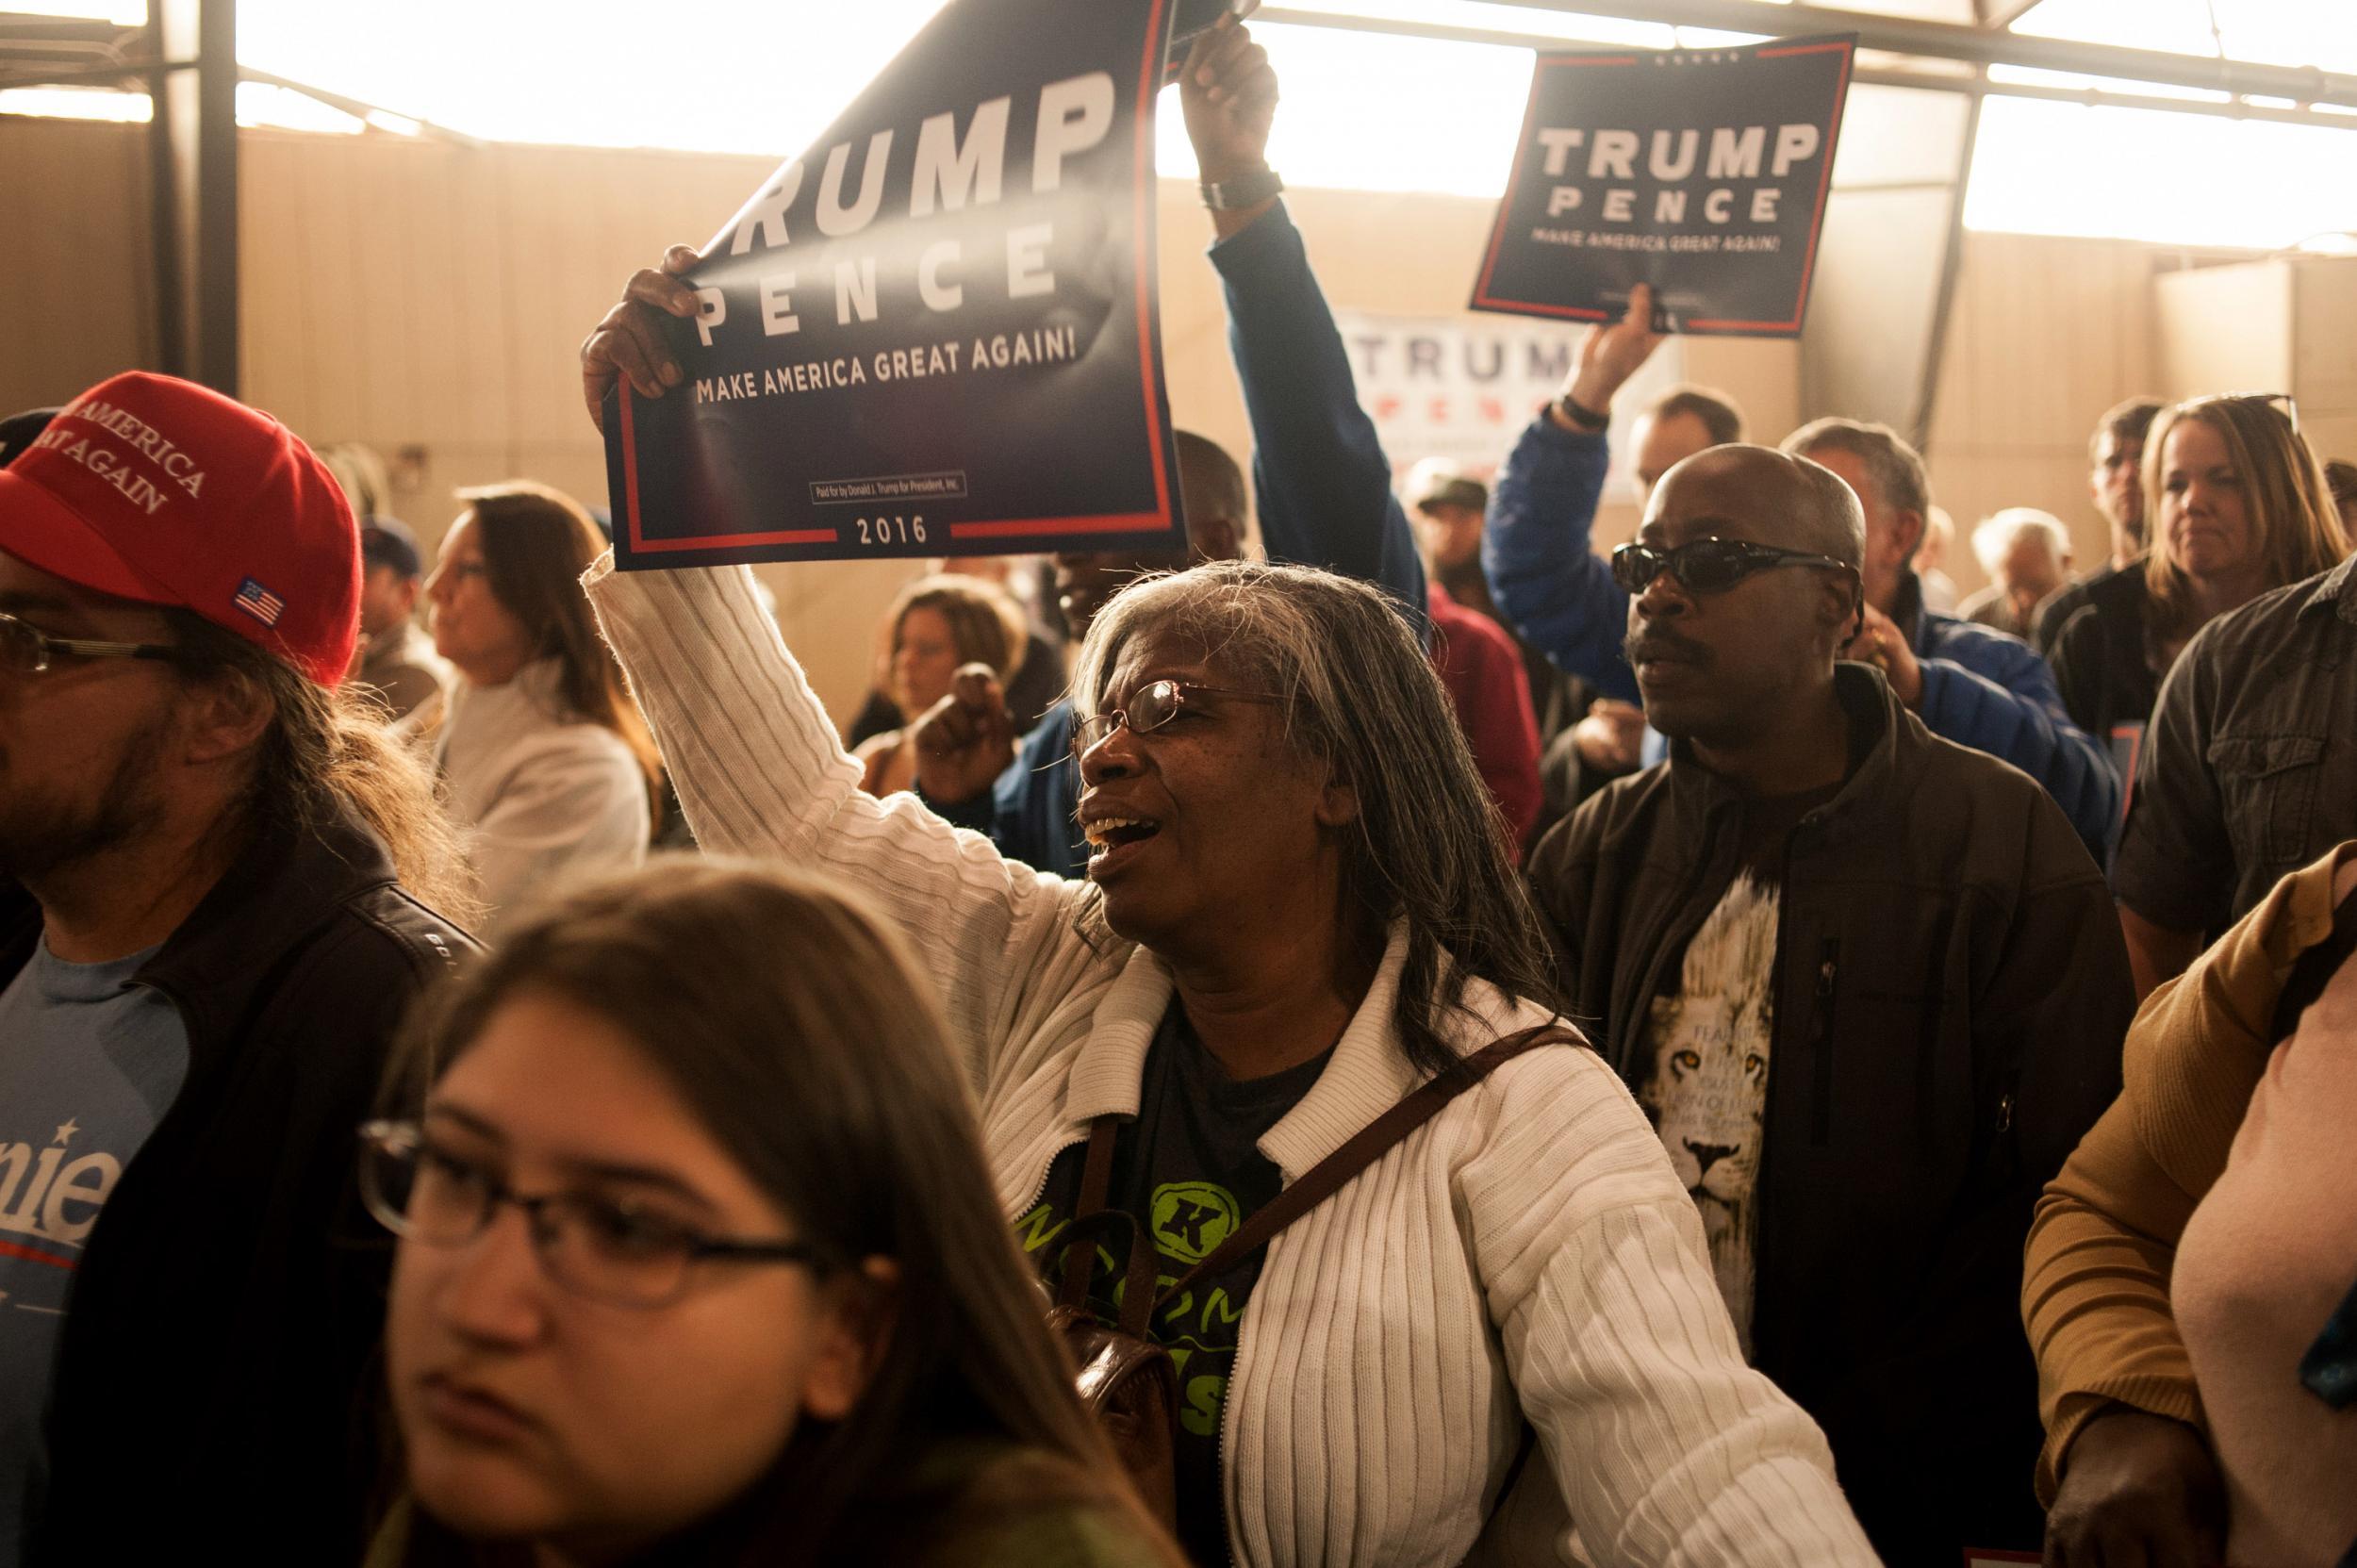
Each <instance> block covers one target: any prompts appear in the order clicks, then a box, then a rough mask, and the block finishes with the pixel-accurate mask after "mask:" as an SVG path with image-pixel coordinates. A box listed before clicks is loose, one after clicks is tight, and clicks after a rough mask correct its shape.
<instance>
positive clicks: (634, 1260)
mask: <svg viewBox="0 0 2357 1568" xmlns="http://www.w3.org/2000/svg"><path fill="white" fill-rule="evenodd" d="M360 1197H361V1199H362V1200H363V1201H364V1202H366V1203H367V1204H368V1206H369V1213H372V1214H374V1215H375V1216H376V1218H377V1222H378V1223H379V1224H381V1225H383V1226H384V1227H385V1229H386V1230H390V1231H391V1232H392V1233H393V1234H394V1235H396V1236H399V1237H401V1238H402V1239H403V1240H404V1241H413V1242H422V1243H424V1244H425V1245H426V1246H466V1245H468V1244H469V1243H470V1242H472V1241H473V1240H474V1239H475V1238H476V1237H478V1236H480V1235H482V1234H483V1233H484V1232H485V1231H486V1230H489V1229H490V1228H491V1222H492V1221H493V1220H495V1219H497V1218H498V1217H499V1212H500V1210H501V1209H502V1208H503V1207H506V1206H508V1205H511V1204H512V1205H513V1206H515V1207H516V1208H518V1209H520V1210H522V1211H523V1215H524V1223H525V1226H526V1228H527V1229H528V1230H530V1231H531V1233H532V1246H533V1251H534V1253H535V1254H536V1255H537V1257H538V1258H539V1260H540V1266H541V1267H542V1268H544V1269H546V1270H547V1271H548V1276H549V1278H550V1279H553V1280H555V1281H556V1282H557V1283H558V1284H560V1285H562V1286H564V1287H565V1288H566V1289H567V1290H569V1291H571V1292H573V1293H574V1294H575V1295H577V1296H586V1297H588V1298H589V1299H590V1300H593V1301H602V1302H605V1303H607V1304H608V1305H611V1306H616V1307H635V1308H649V1309H651V1308H656V1307H668V1306H669V1305H671V1304H672V1303H673V1302H675V1301H677V1300H679V1299H680V1298H681V1297H682V1296H685V1295H686V1294H687V1287H688V1283H689V1281H690V1279H692V1278H693V1277H694V1274H695V1271H696V1266H697V1265H698V1264H699V1263H707V1262H713V1261H726V1262H732V1263H800V1264H803V1265H805V1266H808V1267H812V1268H818V1267H821V1266H822V1265H823V1262H824V1259H825V1253H824V1252H822V1251H821V1249H819V1248H818V1247H816V1246H812V1245H811V1244H810V1243H808V1242H762V1241H741V1240H737V1239H733V1238H729V1237H720V1236H707V1235H705V1234H703V1233H702V1232H701V1231H700V1230H694V1229H693V1228H691V1227H688V1226H684V1225H681V1224H679V1223H678V1222H677V1221H675V1220H670V1219H667V1218H665V1217H663V1216H662V1215H660V1214H657V1213H651V1212H650V1211H649V1210H647V1209H646V1208H644V1207H643V1206H641V1205H639V1204H636V1203H634V1202H632V1201H631V1200H630V1199H628V1198H623V1197H602V1196H600V1195H597V1194H594V1193H585V1192H584V1193H542V1194H539V1195H537V1196H536V1197H525V1196H524V1195H523V1194H521V1193H519V1192H517V1191H516V1190H515V1189H514V1188H512V1187H510V1186H509V1185H508V1184H507V1183H506V1182H505V1181H504V1180H502V1179H501V1178H500V1177H499V1176H497V1175H496V1174H494V1173H493V1172H492V1171H491V1170H490V1168H489V1167H488V1166H486V1165H485V1164H482V1163H481V1162H479V1161H476V1160H470V1159H468V1158H466V1157H465V1156H463V1155H460V1154H457V1153H455V1152H453V1151H452V1150H449V1149H446V1148H443V1147H439V1146H437V1144H436V1143H435V1142H434V1141H433V1140H432V1139H431V1138H429V1137H427V1136H426V1135H425V1132H424V1131H423V1130H422V1129H421V1128H420V1127H419V1126H418V1124H417V1123H415V1122H407V1121H372V1122H368V1123H366V1124H364V1125H363V1126H362V1127H361V1129H360Z"/></svg>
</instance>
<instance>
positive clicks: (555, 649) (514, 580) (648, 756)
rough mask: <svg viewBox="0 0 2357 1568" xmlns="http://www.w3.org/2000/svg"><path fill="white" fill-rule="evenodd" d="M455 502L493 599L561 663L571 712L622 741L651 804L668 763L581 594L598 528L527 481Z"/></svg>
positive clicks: (542, 654)
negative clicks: (466, 520) (467, 521)
mask: <svg viewBox="0 0 2357 1568" xmlns="http://www.w3.org/2000/svg"><path fill="white" fill-rule="evenodd" d="M458 499H459V500H460V501H463V502H465V503H467V505H468V507H469V508H470V510H471V511H472V512H473V514H474V522H475V538H476V541H477V543H478V544H479V546H480V547H481V549H482V551H483V569H484V573H485V575H486V577H487V578H488V579H489V581H490V585H491V595H492V597H493V598H495V599H497V600H498V601H499V602H500V604H501V605H502V607H503V608H504V609H505V610H506V611H507V613H508V614H509V615H512V616H514V617H515V618H516V619H517V620H518V621H519V622H520V623H522V626H523V629H524V634H525V635H527V636H529V637H530V638H531V639H532V654H533V657H535V658H553V659H555V660H557V661H558V664H559V666H560V668H561V669H562V671H563V673H562V675H561V676H560V678H559V680H558V683H557V689H558V692H559V694H560V695H561V696H562V697H563V698H564V700H565V703H566V705H567V706H568V707H569V708H570V709H572V711H573V712H575V713H577V714H579V715H580V716H581V717H582V718H586V719H588V720H589V721H590V722H591V723H593V724H602V725H603V726H604V727H605V728H607V729H609V730H611V731H613V732H614V733H615V734H618V735H619V736H621V737H622V744H623V745H625V746H627V747H629V748H630V751H631V755H633V756H635V757H636V758H637V759H638V767H639V770H640V771H641V772H643V773H645V774H646V776H647V787H648V790H649V794H650V798H652V797H653V796H654V794H655V793H656V791H657V780H658V779H659V777H660V775H661V768H662V766H663V764H662V758H661V757H660V756H659V755H658V754H657V752H656V751H655V745H654V737H653V736H652V735H651V734H649V733H648V731H647V721H646V719H645V718H643V717H641V716H640V714H639V712H638V704H637V703H636V702H635V701H632V700H631V695H630V688H629V686H628V685H625V684H624V682H623V679H622V667H621V665H620V664H619V663H618V662H617V661H616V659H615V657H614V651H613V650H612V649H610V648H608V647H607V646H606V645H605V639H604V638H602V637H601V636H599V635H598V623H597V620H596V619H595V618H594V617H593V616H592V615H591V614H590V612H589V597H588V595H587V594H585V593H584V592H583V591H582V588H581V574H582V573H583V572H584V571H585V570H587V569H588V568H589V564H590V563H591V562H592V561H595V560H596V559H597V558H598V557H599V556H600V555H602V554H603V553H605V536H604V534H603V533H602V532H601V531H600V530H599V528H598V525H597V522H596V520H593V519H592V518H591V517H590V516H589V514H588V513H587V512H585V511H584V510H583V509H582V505H581V503H579V502H577V501H575V500H574V499H573V498H572V497H570V496H569V495H567V494H565V493H564V492H563V491H561V490H554V489H552V488H550V487H548V486H546V485H537V484H535V483H533V482H532V481H531V480H528V479H511V480H509V481H507V482H506V483H505V484H502V485H486V486H482V487H478V488H475V489H468V490H460V491H459V492H458ZM658 803H659V802H658Z"/></svg>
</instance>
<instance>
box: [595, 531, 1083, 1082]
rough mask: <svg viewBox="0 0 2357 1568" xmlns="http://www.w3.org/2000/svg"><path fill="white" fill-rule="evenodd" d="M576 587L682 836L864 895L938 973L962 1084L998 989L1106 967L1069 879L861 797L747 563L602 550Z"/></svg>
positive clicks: (895, 800) (891, 802)
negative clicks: (640, 725) (961, 1053)
mask: <svg viewBox="0 0 2357 1568" xmlns="http://www.w3.org/2000/svg"><path fill="white" fill-rule="evenodd" d="M585 586H587V587H588V589H589V600H590V603H591V604H592V605H593V606H594V607H595V608H596V610H597V614H598V623H599V626H600V627H601V629H602V631H603V632H604V634H605V636H606V640H607V641H608V642H610V643H612V644H613V647H614V652H615V656H616V657H617V658H618V659H619V660H620V661H621V664H622V668H623V669H624V671H625V672H627V673H628V675H629V677H630V683H631V689H632V690H633V691H634V692H635V694H636V695H637V698H638V705H639V707H640V708H641V709H642V710H643V711H644V712H645V714H646V716H647V722H648V724H649V725H650V727H651V728H652V730H653V731H654V736H655V740H656V742H657V743H658V744H659V745H660V746H661V747H662V749H663V758H664V762H665V763H666V765H667V766H668V767H669V768H670V773H671V781H672V783H673V784H675V785H676V786H677V787H678V789H679V795H680V804H681V807H682V809H683V810H684V811H685V813H686V815H687V819H688V822H689V824H690V825H691V826H692V827H693V828H694V829H695V830H696V837H697V841H698V842H699V843H701V845H702V846H703V847H704V848H705V849H706V850H710V851H712V852H715V853H718V854H735V855H748V856H752V857H755V858H760V859H777V860H784V861H788V862H791V863H792V864H795V865H798V866H806V867H812V868H814V869H817V870H822V871H827V872H831V873H832V874H834V875H836V876H839V877H842V878H844V879H845V880H846V881H848V882H850V883H853V884H854V885H856V886H857V887H858V888H859V889H860V890H861V891H862V892H863V893H864V894H865V895H866V896H867V897H868V898H870V899H872V900H876V902H877V903H878V904H880V905H881V906H882V908H883V910H884V911H885V913H887V914H888V915H890V916H893V918H894V919H895V920H896V921H898V924H899V926H900V928H901V930H902V931H903V932H904V933H906V934H907V935H908V936H909V937H910V938H911V940H913V941H914V942H915V944H916V947H917V949H918V951H919V953H920V954H921V955H922V956H923V957H924V959H925V960H926V966H927V968H928V969H929V970H930V972H931V974H932V976H933V978H934V980H935V981H936V982H938V983H939V984H940V986H941V988H942V994H943V999H944V1001H945V1002H946V1003H947V1004H948V1014H949V1018H950V1022H951V1026H952V1028H953V1029H954V1030H955V1031H956V1032H957V1033H958V1034H959V1036H960V1040H959V1043H960V1046H961V1048H962V1049H964V1050H965V1051H966V1053H967V1058H968V1066H969V1069H970V1070H971V1072H972V1073H973V1075H974V1076H975V1079H976V1081H977V1082H978V1083H979V1082H981V1075H982V1072H983V1070H984V1067H985V1065H986V1063H987V1061H988V1060H989V1059H990V1058H991V1057H992V1054H993V1053H994V1052H995V1050H996V1049H997V1048H998V1047H999V1046H1001V1045H1002V1044H1003V1043H1004V1036H1005V1033H1006V1031H1007V1030H1008V1029H1009V1028H1010V1027H1011V1019H1012V1015H1013V1011H1014V1000H1013V999H1014V998H1015V997H1016V996H1017V995H1019V994H1021V993H1023V992H1024V991H1025V990H1026V989H1027V988H1031V989H1035V990H1036V991H1038V992H1039V993H1040V994H1047V995H1059V994H1063V993H1064V992H1068V991H1071V990H1073V989H1075V988H1076V987H1079V986H1080V985H1081V984H1082V983H1083V982H1085V980H1086V978H1087V971H1088V970H1090V969H1091V968H1092V967H1097V966H1103V965H1104V964H1105V963H1106V962H1107V960H1106V959H1104V958H1100V957H1099V956H1098V955H1097V954H1096V953H1094V952H1093V951H1092V950H1091V949H1089V947H1088V945H1087V943H1086V942H1085V941H1083V940H1082V939H1081V938H1080V936H1079V935H1078V934H1076V933H1074V932H1073V930H1072V907H1073V904H1074V902H1075V900H1077V899H1078V898H1079V897H1080V889H1079V888H1078V887H1077V886H1076V885H1075V884H1073V883H1067V882H1064V881H1063V880H1062V879H1060V878H1055V877H1043V876H1040V875H1039V874H1037V873H1035V872H1034V871H1032V870H1031V868H1030V867H1027V866H1023V865H1019V864H1017V863H1014V862H1011V861H1008V860H1005V859H1002V858H1001V857H1000V855H999V853H998V851H997V850H996V849H994V848H993V847H992V845H991V842H990V840H989V839H987V838H984V837H982V836H981V834H973V833H966V832H963V831H961V830H959V829H956V828H953V827H951V826H950V825H949V824H948V823H947V822H945V821H943V820H942V819H941V818H940V817H936V816H934V815H933V814H932V813H931V812H930V811H927V810H926V809H925V808H924V807H923V806H922V805H921V804H920V803H919V802H918V801H916V800H915V798H914V797H913V796H908V795H894V796H891V797H889V798H888V799H886V800H883V801H879V800H877V799H875V798H874V797H873V796H869V795H865V794H863V793H862V792H861V791H860V788H859V765H858V764H857V763H855V762H853V761H852V760H851V758H850V756H849V754H848V753H847V752H846V751H844V750H843V745H842V743H841V742H840V741H839V740H837V739H836V738H835V733H834V726H833V725H832V724H831V723H829V722H828V719H827V715H826V710H825V709H824V708H823V707H821V706H820V705H819V701H818V699H817V697H816V694H814V693H813V692H812V691H811V689H810V685H809V683H808V682H806V681H805V680H804V679H803V677H802V670H801V667H800V666H799V665H798V664H796V663H795V662H794V658H793V655H791V654H790V653H788V652H786V649H785V644H784V642H783V640H782V639H781V638H780V637H779V635H778V632H777V628H776V626H775V624H774V623H772V622H771V620H770V619H769V617H768V615H767V613H766V611H764V610H763V609H762V607H761V604H760V602H759V601H758V600H757V599H756V598H755V597H754V594H753V582H752V574H751V573H750V571H748V570H747V569H744V568H742V567H733V568H725V569H695V570H682V571H633V572H618V571H616V570H615V569H613V557H612V556H611V555H608V556H606V557H604V558H603V559H602V560H601V561H600V562H599V563H598V564H597V565H596V566H594V567H592V568H591V569H590V570H589V572H588V574H587V576H586V577H585ZM781 956H782V957H786V956H789V955H781Z"/></svg>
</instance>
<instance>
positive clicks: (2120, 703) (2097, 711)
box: [2046, 559, 2161, 746]
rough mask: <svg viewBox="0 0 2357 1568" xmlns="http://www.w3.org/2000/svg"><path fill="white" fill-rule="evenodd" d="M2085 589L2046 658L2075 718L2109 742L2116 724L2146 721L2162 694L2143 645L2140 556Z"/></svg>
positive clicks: (2145, 601) (2146, 600)
mask: <svg viewBox="0 0 2357 1568" xmlns="http://www.w3.org/2000/svg"><path fill="white" fill-rule="evenodd" d="M2081 588H2082V590H2083V592H2084V602H2082V603H2081V604H2080V605H2079V607H2078V608H2077V609H2076V610H2074V611H2072V612H2071V614H2070V616H2069V619H2066V620H2064V621H2063V622H2062V624H2061V625H2060V626H2059V627H2058V628H2057V629H2056V631H2055V633H2054V641H2053V646H2052V648H2051V649H2049V650H2048V651H2047V655H2046V657H2047V660H2048V662H2049V663H2051V664H2052V665H2053V667H2054V684H2055V685H2057V686H2059V687H2061V688H2062V699H2063V706H2064V707H2066V708H2068V709H2069V710H2070V717H2071V718H2072V719H2074V720H2075V721H2076V722H2077V723H2078V726H2079V728H2081V729H2083V730H2085V732H2086V733H2087V734H2091V735H2093V736H2094V737H2095V738H2096V740H2097V742H2098V743H2099V744H2102V745H2104V746H2109V745H2110V744H2111V739H2112V729H2113V726H2115V725H2118V724H2136V725H2141V724H2143V723H2144V722H2145V721H2146V720H2147V719H2149V718H2151V717H2152V703H2153V701H2154V700H2155V699H2156V698H2158V697H2159V696H2160V692H2161V678H2160V677H2159V676H2158V675H2155V674H2154V673H2152V663H2151V651H2150V650H2149V649H2148V648H2147V647H2146V645H2145V624H2146V619H2147V611H2148V609H2149V608H2150V606H2151V602H2152V600H2151V594H2150V593H2148V592H2147V591H2146V589H2145V586H2144V562H2143V561H2142V560H2141V559H2139V560H2138V561H2136V563H2135V564H2134V566H2130V567H2126V568H2123V569H2120V570H2118V571H2115V572H2110V573H2108V574H2106V575H2104V576H2102V577H2098V578H2094V579H2092V580H2090V581H2089V582H2086V583H2085V584H2082V585H2081Z"/></svg>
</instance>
